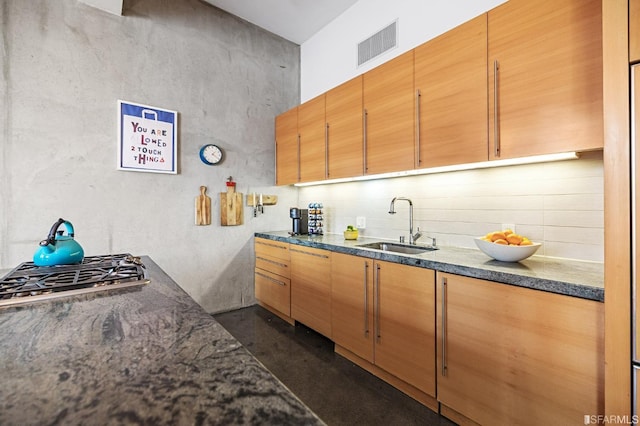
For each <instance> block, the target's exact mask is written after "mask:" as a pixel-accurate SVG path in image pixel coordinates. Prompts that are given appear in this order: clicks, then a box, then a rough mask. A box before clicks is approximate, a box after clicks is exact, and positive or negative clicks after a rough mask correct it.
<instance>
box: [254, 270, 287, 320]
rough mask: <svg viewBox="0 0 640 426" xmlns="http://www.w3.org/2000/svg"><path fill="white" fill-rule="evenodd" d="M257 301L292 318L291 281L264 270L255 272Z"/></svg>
mask: <svg viewBox="0 0 640 426" xmlns="http://www.w3.org/2000/svg"><path fill="white" fill-rule="evenodd" d="M255 282H256V299H258V300H259V301H261V302H262V303H265V304H267V305H269V306H271V307H272V308H274V309H276V310H277V311H279V312H281V313H283V314H285V315H286V316H291V281H290V280H289V279H288V278H285V277H281V276H279V275H276V274H272V273H271V272H268V271H264V270H262V269H257V268H256V270H255Z"/></svg>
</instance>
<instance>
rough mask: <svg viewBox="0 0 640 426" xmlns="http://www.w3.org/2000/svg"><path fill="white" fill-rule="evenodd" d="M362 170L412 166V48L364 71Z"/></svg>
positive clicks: (382, 171) (395, 169) (386, 169)
mask: <svg viewBox="0 0 640 426" xmlns="http://www.w3.org/2000/svg"><path fill="white" fill-rule="evenodd" d="M363 84H364V109H365V122H366V125H365V147H366V154H365V173H366V174H375V173H385V172H395V171H400V170H410V169H413V168H414V163H415V162H414V158H415V157H414V154H415V138H414V121H415V120H414V116H415V96H414V91H413V50H411V51H409V52H407V53H404V54H402V55H400V56H398V57H396V58H394V59H392V60H390V61H389V62H386V63H384V64H382V65H380V66H378V67H376V68H374V69H372V70H371V71H368V72H366V73H365V74H364V83H363Z"/></svg>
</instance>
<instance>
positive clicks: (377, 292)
mask: <svg viewBox="0 0 640 426" xmlns="http://www.w3.org/2000/svg"><path fill="white" fill-rule="evenodd" d="M375 275H376V276H375V280H374V281H375V287H376V288H375V289H374V296H375V298H376V300H375V305H376V306H375V311H374V313H375V317H376V318H375V320H374V325H375V332H376V340H377V341H378V342H380V338H381V337H382V336H381V334H380V265H376V269H375Z"/></svg>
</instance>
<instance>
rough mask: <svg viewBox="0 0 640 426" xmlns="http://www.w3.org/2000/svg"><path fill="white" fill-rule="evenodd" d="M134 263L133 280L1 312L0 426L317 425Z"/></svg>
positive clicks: (222, 334)
mask: <svg viewBox="0 0 640 426" xmlns="http://www.w3.org/2000/svg"><path fill="white" fill-rule="evenodd" d="M143 262H144V263H145V265H146V266H147V270H148V272H149V278H150V279H151V283H150V284H147V285H145V286H142V287H136V288H133V289H129V290H111V291H107V292H101V293H96V294H93V295H81V296H72V297H70V298H62V299H56V300H52V301H43V302H39V303H35V304H32V305H25V306H24V307H8V308H2V309H0V365H1V367H0V368H1V371H2V386H0V424H2V425H41V424H64V425H98V424H99V425H107V424H149V425H151V424H153V425H163V424H164V425H166V424H171V425H199V424H216V425H218V424H233V425H236V424H278V425H285V424H290V425H300V424H305V425H309V424H322V422H321V421H320V420H319V419H318V418H317V417H316V416H315V414H313V412H311V411H310V410H309V409H308V408H307V407H306V406H305V405H304V404H303V403H302V402H300V400H299V399H298V398H297V397H295V396H294V395H293V394H292V393H291V392H290V391H289V390H288V389H287V388H286V387H285V386H284V385H283V384H282V383H281V382H279V381H278V380H277V379H276V378H275V377H274V376H273V375H271V373H269V371H267V370H266V369H265V368H264V366H263V365H262V364H260V363H259V362H258V361H257V360H256V359H255V358H254V357H253V356H252V355H251V354H250V353H249V352H248V351H247V350H246V349H245V348H244V347H243V346H241V345H240V343H239V342H238V341H237V340H236V339H235V338H233V337H232V336H231V335H230V334H229V333H228V332H227V331H226V330H225V329H223V328H222V326H220V325H219V324H218V323H217V322H216V321H215V320H214V319H213V318H212V317H211V316H210V315H209V314H207V313H206V312H205V311H204V310H203V309H202V308H201V307H200V306H199V305H197V304H196V303H195V302H194V301H193V299H191V297H189V295H187V293H185V292H184V291H183V290H182V289H181V288H180V287H179V286H178V285H177V284H176V283H175V282H174V281H173V280H172V279H171V278H170V277H169V276H168V275H166V274H165V273H164V272H163V271H162V270H161V269H160V268H159V267H158V266H157V265H156V264H155V263H153V262H152V261H151V259H149V258H148V257H143Z"/></svg>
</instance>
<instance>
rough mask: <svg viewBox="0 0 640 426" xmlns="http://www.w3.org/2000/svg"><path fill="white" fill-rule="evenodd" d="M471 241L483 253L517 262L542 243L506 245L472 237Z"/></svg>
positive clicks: (502, 259)
mask: <svg viewBox="0 0 640 426" xmlns="http://www.w3.org/2000/svg"><path fill="white" fill-rule="evenodd" d="M473 241H475V242H476V245H477V246H478V248H479V249H480V250H482V252H483V253H484V254H486V255H487V256H489V257H492V258H494V259H495V260H500V261H502V262H518V261H520V260H523V259H526V258H527V257H529V256H531V255H533V254H534V253H535V252H536V251H537V250H538V249H539V248H540V246H541V245H542V244H540V243H533V244H531V245H530V246H507V245H502V244H496V243H492V242H489V241H485V240H483V239H482V238H474V239H473Z"/></svg>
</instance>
